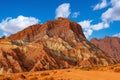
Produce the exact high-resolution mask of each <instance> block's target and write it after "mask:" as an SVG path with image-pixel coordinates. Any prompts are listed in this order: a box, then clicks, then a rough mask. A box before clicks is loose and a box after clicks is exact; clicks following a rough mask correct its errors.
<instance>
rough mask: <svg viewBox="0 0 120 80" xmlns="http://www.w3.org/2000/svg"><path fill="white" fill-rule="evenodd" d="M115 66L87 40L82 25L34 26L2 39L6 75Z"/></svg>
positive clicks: (62, 22) (65, 21) (0, 55)
mask: <svg viewBox="0 0 120 80" xmlns="http://www.w3.org/2000/svg"><path fill="white" fill-rule="evenodd" d="M114 63H115V61H114V60H112V59H111V58H109V56H107V55H106V54H105V53H104V52H103V51H101V50H100V49H99V48H97V47H96V46H94V45H93V44H92V43H90V42H89V41H87V40H86V38H85V36H84V34H83V31H82V28H81V26H80V25H79V24H77V23H75V22H73V21H70V20H68V19H66V18H58V19H57V20H50V21H47V22H46V23H45V24H36V25H32V26H29V27H28V28H26V29H24V30H22V31H20V32H18V33H16V34H12V35H11V36H9V37H8V38H4V39H3V38H1V39H0V68H1V69H2V70H3V71H4V72H6V73H9V72H26V71H40V70H48V69H49V70H50V69H63V68H70V67H75V66H93V65H109V64H114Z"/></svg>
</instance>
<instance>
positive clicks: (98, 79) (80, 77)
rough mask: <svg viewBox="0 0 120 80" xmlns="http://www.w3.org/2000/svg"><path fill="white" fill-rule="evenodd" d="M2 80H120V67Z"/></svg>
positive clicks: (3, 77)
mask: <svg viewBox="0 0 120 80" xmlns="http://www.w3.org/2000/svg"><path fill="white" fill-rule="evenodd" d="M0 80H120V66H107V67H106V66H105V67H94V68H92V69H91V68H89V67H84V68H79V67H77V68H71V69H59V70H46V71H38V72H24V73H12V74H2V75H0Z"/></svg>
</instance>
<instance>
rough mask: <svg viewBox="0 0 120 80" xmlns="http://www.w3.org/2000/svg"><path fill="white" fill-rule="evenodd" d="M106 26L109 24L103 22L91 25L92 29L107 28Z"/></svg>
mask: <svg viewBox="0 0 120 80" xmlns="http://www.w3.org/2000/svg"><path fill="white" fill-rule="evenodd" d="M108 27H109V24H108V23H104V22H101V23H98V24H94V25H91V28H92V29H93V30H101V29H104V28H108Z"/></svg>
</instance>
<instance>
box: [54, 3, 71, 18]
mask: <svg viewBox="0 0 120 80" xmlns="http://www.w3.org/2000/svg"><path fill="white" fill-rule="evenodd" d="M70 13H71V12H70V4H69V3H63V4H61V5H60V6H58V8H57V9H56V16H55V18H58V17H64V18H68V16H69V15H70Z"/></svg>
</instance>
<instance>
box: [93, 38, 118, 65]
mask: <svg viewBox="0 0 120 80" xmlns="http://www.w3.org/2000/svg"><path fill="white" fill-rule="evenodd" d="M91 42H92V43H93V44H94V45H96V46H97V47H99V48H100V49H101V50H103V51H104V52H105V54H106V55H109V56H110V57H111V58H112V59H114V60H115V61H116V62H117V63H120V38H118V37H105V38H103V39H96V38H93V39H92V40H91Z"/></svg>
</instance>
